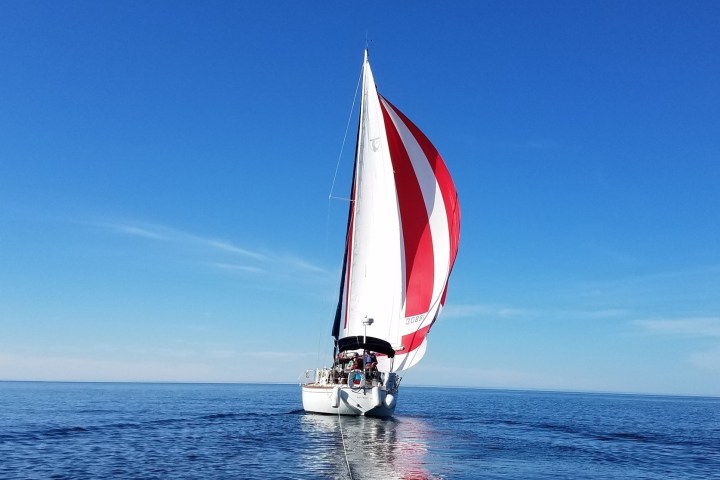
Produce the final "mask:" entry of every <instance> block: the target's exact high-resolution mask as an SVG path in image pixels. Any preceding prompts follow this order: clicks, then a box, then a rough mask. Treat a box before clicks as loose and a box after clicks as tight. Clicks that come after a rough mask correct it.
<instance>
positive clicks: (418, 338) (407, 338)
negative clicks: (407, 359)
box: [398, 325, 432, 354]
mask: <svg viewBox="0 0 720 480" xmlns="http://www.w3.org/2000/svg"><path fill="white" fill-rule="evenodd" d="M431 326H432V325H428V326H426V327H423V328H421V329H419V330H417V331H415V332H413V333H408V334H407V335H403V337H402V342H401V343H402V346H403V347H405V349H404V350H402V351H400V352H398V353H400V354H403V353H410V352H412V351H413V350H415V349H416V348H418V347H419V346H420V345H422V342H423V340H425V337H426V336H427V334H428V332H429V331H430V327H431Z"/></svg>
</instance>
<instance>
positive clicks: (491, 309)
mask: <svg viewBox="0 0 720 480" xmlns="http://www.w3.org/2000/svg"><path fill="white" fill-rule="evenodd" d="M529 313H530V310H527V309H523V308H513V307H507V306H499V305H486V304H451V305H448V306H447V307H445V308H443V311H442V317H443V318H467V317H500V318H508V317H517V316H521V315H527V314H529Z"/></svg>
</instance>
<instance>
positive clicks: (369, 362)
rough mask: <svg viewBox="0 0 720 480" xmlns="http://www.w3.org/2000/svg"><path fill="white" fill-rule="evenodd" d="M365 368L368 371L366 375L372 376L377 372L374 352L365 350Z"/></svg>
mask: <svg viewBox="0 0 720 480" xmlns="http://www.w3.org/2000/svg"><path fill="white" fill-rule="evenodd" d="M364 360H365V370H367V371H368V377H370V378H373V377H374V376H375V373H376V372H377V357H376V356H375V352H365V358H364Z"/></svg>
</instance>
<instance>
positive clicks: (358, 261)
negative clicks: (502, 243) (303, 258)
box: [302, 50, 460, 417]
mask: <svg viewBox="0 0 720 480" xmlns="http://www.w3.org/2000/svg"><path fill="white" fill-rule="evenodd" d="M459 239H460V205H459V203H458V198H457V192H456V190H455V185H454V184H453V181H452V178H451V177H450V173H449V172H448V170H447V167H446V166H445V163H444V162H443V160H442V158H441V157H440V154H439V153H438V152H437V150H436V149H435V147H434V146H433V145H432V144H431V143H430V141H429V140H428V139H427V138H426V137H425V135H424V134H423V133H422V132H421V131H420V130H419V129H418V128H417V127H416V126H415V125H414V124H413V123H412V122H411V121H410V120H409V119H408V118H407V117H406V116H405V115H404V114H403V113H402V112H400V111H399V110H398V109H397V108H395V107H394V106H393V105H392V104H390V102H388V101H387V100H386V99H385V98H384V97H382V96H381V95H379V94H378V92H377V89H376V86H375V81H374V78H373V74H372V71H371V69H370V63H369V62H368V54H367V50H366V51H365V58H364V61H363V69H362V99H361V105H360V119H359V126H358V134H357V145H356V154H355V169H354V175H353V182H352V193H351V202H350V209H349V213H348V227H347V237H346V240H345V255H344V259H343V270H342V277H341V281H340V294H339V298H338V305H337V310H336V314H335V320H334V323H333V329H332V336H333V338H334V342H335V349H334V354H333V363H332V367H327V368H320V369H315V370H308V371H306V372H305V383H304V384H303V385H302V400H303V408H304V409H305V411H307V412H315V413H332V414H338V413H339V414H341V415H369V416H376V417H388V416H391V415H392V414H393V412H394V411H395V407H396V405H397V399H398V390H399V387H400V380H401V377H400V376H399V373H400V372H402V371H403V370H407V369H408V368H410V367H412V366H413V365H415V364H417V363H418V362H419V361H420V359H422V357H423V355H424V354H425V350H426V348H427V335H428V332H429V331H430V328H431V327H432V325H433V323H434V322H435V320H436V319H437V317H438V315H439V314H440V311H441V310H442V307H443V304H444V302H445V296H446V294H447V286H448V279H449V277H450V272H451V270H452V267H453V264H454V262H455V257H456V255H457V249H458V242H459Z"/></svg>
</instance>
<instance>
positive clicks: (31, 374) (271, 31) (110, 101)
mask: <svg viewBox="0 0 720 480" xmlns="http://www.w3.org/2000/svg"><path fill="white" fill-rule="evenodd" d="M2 10H3V14H2V15H0V32H1V33H0V65H2V75H0V127H1V128H0V379H6V380H21V379H22V380H143V381H155V380H160V381H273V382H294V381H296V379H297V378H298V375H299V373H300V372H301V371H302V370H303V369H305V368H311V367H314V366H317V365H319V364H322V363H323V361H324V360H325V359H326V356H327V355H329V352H330V348H331V339H330V337H329V329H330V322H331V317H332V313H333V312H334V299H335V296H336V292H337V282H338V278H339V270H340V263H341V259H342V242H343V234H344V233H343V228H344V225H345V220H346V219H345V215H346V208H347V205H346V204H345V203H343V202H342V201H332V202H329V201H328V194H329V192H330V187H331V185H332V182H333V176H334V172H335V166H336V163H337V162H338V156H339V152H340V147H341V145H342V139H343V135H344V132H345V126H346V123H347V120H348V115H349V113H350V108H351V105H352V101H353V95H354V91H355V87H356V84H357V80H358V76H359V72H360V65H361V61H362V50H363V48H364V46H365V41H366V37H367V38H368V39H369V45H370V55H371V62H372V65H373V69H374V73H375V76H376V81H377V84H378V88H379V90H380V92H382V93H383V95H384V96H386V97H387V98H388V99H389V100H390V101H392V102H393V103H394V104H395V105H397V106H398V107H399V108H400V109H401V110H403V111H404V112H405V113H406V114H407V115H408V116H409V117H410V118H412V119H413V120H414V121H415V122H416V123H417V124H418V125H419V126H420V128H422V129H423V130H424V131H425V132H426V133H427V134H428V136H429V137H430V138H431V140H432V141H433V142H434V143H435V145H436V146H437V147H438V149H439V150H440V151H441V153H442V154H443V156H444V158H445V160H446V163H447V164H448V167H449V168H450V170H451V172H452V173H453V175H454V177H455V180H456V184H457V188H458V191H459V193H460V199H461V203H462V213H463V219H462V222H463V223H462V232H461V245H460V253H459V256H458V259H457V263H456V267H455V271H454V274H453V277H452V278H451V285H450V292H449V296H448V300H447V307H446V310H445V311H444V312H443V316H442V317H441V318H440V320H439V321H438V323H437V324H436V325H435V326H434V328H433V331H432V333H431V335H430V339H429V348H428V353H427V355H426V357H425V359H424V360H423V362H422V363H421V364H420V365H419V366H417V367H416V368H414V369H413V370H411V371H409V372H407V374H406V378H405V380H404V381H405V383H407V384H416V385H427V384H433V385H466V386H479V387H500V388H532V389H560V390H583V391H584V390H591V391H617V392H643V393H671V394H704V395H720V381H718V378H720V294H719V293H718V292H720V208H719V207H720V193H719V189H718V185H720V161H719V159H720V88H718V85H720V55H719V54H718V49H717V45H720V32H719V31H718V29H717V22H718V19H720V4H718V3H717V2H712V1H699V2H690V3H681V2H657V1H635V2H602V3H598V2H583V1H580V2H578V1H572V2H562V1H556V2H512V1H511V2H507V1H497V2H458V3H455V4H454V5H453V6H452V7H451V8H450V7H447V6H446V3H445V2H422V1H421V2H372V1H370V2H362V3H353V2H318V3H314V4H309V3H306V2H291V1H283V2H230V1H224V2H220V1H210V2H180V3H178V2H169V1H167V2H162V1H151V2H114V3H113V4H108V3H101V2H92V1H86V2H81V1H78V2H71V3H63V4H61V3H58V2H43V1H32V2H3V3H2ZM352 125H353V126H354V125H355V121H354V120H353V121H352ZM350 138H351V139H352V138H353V134H352V133H351V134H350ZM352 150H353V145H352V140H351V141H350V142H349V143H348V144H347V145H346V148H345V152H344V154H343V155H342V157H341V159H340V168H339V171H338V180H337V184H336V187H335V192H334V193H335V194H337V195H339V196H343V195H347V190H348V187H349V182H350V169H351V163H352V158H351V155H352Z"/></svg>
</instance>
